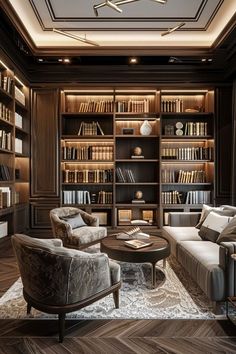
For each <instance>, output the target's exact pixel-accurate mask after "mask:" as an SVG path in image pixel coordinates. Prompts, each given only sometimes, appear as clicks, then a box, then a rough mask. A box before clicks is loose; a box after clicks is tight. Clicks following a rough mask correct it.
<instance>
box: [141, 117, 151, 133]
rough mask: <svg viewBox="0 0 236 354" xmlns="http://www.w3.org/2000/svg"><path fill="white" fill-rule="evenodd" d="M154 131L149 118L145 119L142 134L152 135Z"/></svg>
mask: <svg viewBox="0 0 236 354" xmlns="http://www.w3.org/2000/svg"><path fill="white" fill-rule="evenodd" d="M151 132H152V126H151V124H150V123H149V121H148V120H145V121H144V122H143V124H142V125H141V127H140V133H141V135H150V134H151Z"/></svg>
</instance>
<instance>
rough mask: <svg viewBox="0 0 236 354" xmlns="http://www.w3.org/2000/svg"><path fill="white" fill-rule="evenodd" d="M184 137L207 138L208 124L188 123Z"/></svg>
mask: <svg viewBox="0 0 236 354" xmlns="http://www.w3.org/2000/svg"><path fill="white" fill-rule="evenodd" d="M183 135H191V136H206V135H207V122H187V123H185V127H184V131H183Z"/></svg>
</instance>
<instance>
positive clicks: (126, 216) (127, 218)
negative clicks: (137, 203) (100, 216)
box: [118, 209, 132, 225]
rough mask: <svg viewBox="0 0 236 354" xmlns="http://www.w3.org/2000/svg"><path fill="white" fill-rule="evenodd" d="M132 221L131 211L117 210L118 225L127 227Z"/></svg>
mask: <svg viewBox="0 0 236 354" xmlns="http://www.w3.org/2000/svg"><path fill="white" fill-rule="evenodd" d="M131 219H132V210H131V209H119V210H118V225H129V224H130V223H131Z"/></svg>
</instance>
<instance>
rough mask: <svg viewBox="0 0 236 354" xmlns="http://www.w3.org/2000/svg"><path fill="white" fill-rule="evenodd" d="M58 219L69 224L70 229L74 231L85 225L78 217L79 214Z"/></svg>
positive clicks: (80, 217) (79, 216)
mask: <svg viewBox="0 0 236 354" xmlns="http://www.w3.org/2000/svg"><path fill="white" fill-rule="evenodd" d="M60 219H61V220H64V221H66V222H67V223H68V224H70V226H71V228H72V229H76V228H78V227H82V226H86V225H87V224H86V223H85V222H84V220H83V219H82V216H81V215H80V213H77V214H72V215H68V216H62V217H61V218H60Z"/></svg>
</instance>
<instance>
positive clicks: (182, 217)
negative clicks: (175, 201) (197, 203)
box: [168, 212, 201, 226]
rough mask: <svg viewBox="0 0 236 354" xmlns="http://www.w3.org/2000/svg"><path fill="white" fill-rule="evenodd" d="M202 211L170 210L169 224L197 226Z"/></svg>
mask: <svg viewBox="0 0 236 354" xmlns="http://www.w3.org/2000/svg"><path fill="white" fill-rule="evenodd" d="M200 215H201V213H200V212H169V218H168V224H169V226H196V225H197V223H198V221H199V218H200Z"/></svg>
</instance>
